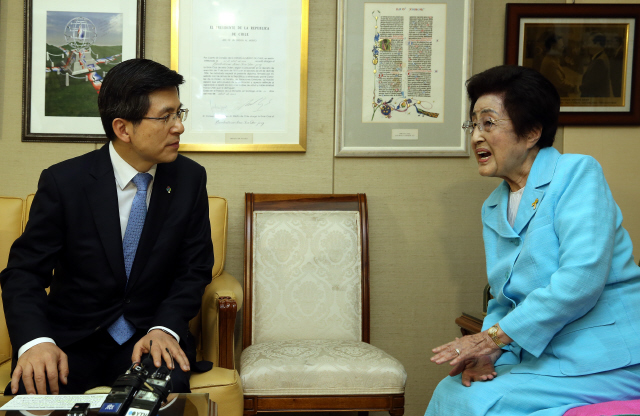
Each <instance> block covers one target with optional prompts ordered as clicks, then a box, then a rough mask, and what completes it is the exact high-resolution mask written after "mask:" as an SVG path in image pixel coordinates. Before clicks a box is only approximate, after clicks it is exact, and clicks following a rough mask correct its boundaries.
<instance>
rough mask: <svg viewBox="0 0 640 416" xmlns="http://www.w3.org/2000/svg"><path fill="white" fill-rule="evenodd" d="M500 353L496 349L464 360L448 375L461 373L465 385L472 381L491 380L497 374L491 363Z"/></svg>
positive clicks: (469, 384)
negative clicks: (487, 353) (490, 352)
mask: <svg viewBox="0 0 640 416" xmlns="http://www.w3.org/2000/svg"><path fill="white" fill-rule="evenodd" d="M501 355H502V350H497V351H495V352H494V353H492V354H489V355H483V356H481V357H478V358H474V359H472V360H466V361H464V362H462V363H460V364H458V365H457V366H455V367H454V368H453V369H452V370H451V371H450V372H449V375H450V376H452V377H453V376H457V375H458V374H460V373H462V385H463V386H466V387H470V386H471V383H472V382H474V381H489V380H493V379H494V378H496V377H497V376H498V373H496V371H495V368H494V366H493V365H494V363H495V362H496V361H497V360H498V358H499V357H500V356H501Z"/></svg>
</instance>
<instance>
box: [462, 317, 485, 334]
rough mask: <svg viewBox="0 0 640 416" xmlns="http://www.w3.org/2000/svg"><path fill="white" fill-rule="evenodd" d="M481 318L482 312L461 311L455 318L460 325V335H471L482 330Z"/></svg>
mask: <svg viewBox="0 0 640 416" xmlns="http://www.w3.org/2000/svg"><path fill="white" fill-rule="evenodd" d="M483 320H484V315H483V314H482V313H466V312H462V315H461V316H459V317H458V318H456V324H458V326H459V327H460V332H461V333H462V336H465V335H473V334H477V333H478V332H480V331H482V321H483Z"/></svg>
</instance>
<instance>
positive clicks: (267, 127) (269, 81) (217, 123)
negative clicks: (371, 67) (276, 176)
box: [171, 0, 309, 152]
mask: <svg viewBox="0 0 640 416" xmlns="http://www.w3.org/2000/svg"><path fill="white" fill-rule="evenodd" d="M171 9H172V13H171V15H172V19H171V69H174V70H176V71H178V72H180V74H182V75H183V76H184V77H185V79H186V83H185V85H184V86H183V87H181V89H180V99H181V101H182V103H183V104H184V106H185V107H187V108H189V118H188V119H187V120H185V123H184V124H185V133H184V134H183V135H182V136H181V138H180V151H185V152H305V151H306V148H307V54H308V52H307V46H308V32H309V0H279V1H264V0H218V1H215V2H213V3H212V2H211V1H208V0H172V1H171Z"/></svg>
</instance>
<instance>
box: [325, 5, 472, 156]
mask: <svg viewBox="0 0 640 416" xmlns="http://www.w3.org/2000/svg"><path fill="white" fill-rule="evenodd" d="M470 10H472V2H471V0H438V1H435V2H419V3H418V2H410V1H400V0H385V1H380V0H338V23H337V27H338V36H337V56H336V125H335V132H336V142H335V155H336V156H362V157H387V156H404V157H416V156H469V150H468V145H467V137H466V135H465V133H464V132H463V130H462V128H461V126H462V123H463V122H464V121H465V120H467V119H468V110H469V109H468V105H467V97H466V90H465V88H464V83H465V81H466V80H467V79H468V78H469V76H470V59H469V57H470V45H471V43H470V37H471V20H470Z"/></svg>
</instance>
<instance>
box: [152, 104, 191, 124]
mask: <svg viewBox="0 0 640 416" xmlns="http://www.w3.org/2000/svg"><path fill="white" fill-rule="evenodd" d="M188 114H189V109H188V108H181V109H180V110H178V111H176V112H175V113H169V114H167V115H166V116H164V117H142V118H143V119H145V120H164V124H168V123H169V122H171V124H174V123H175V122H176V120H177V119H180V121H181V122H184V121H185V120H186V119H187V115H188Z"/></svg>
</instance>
